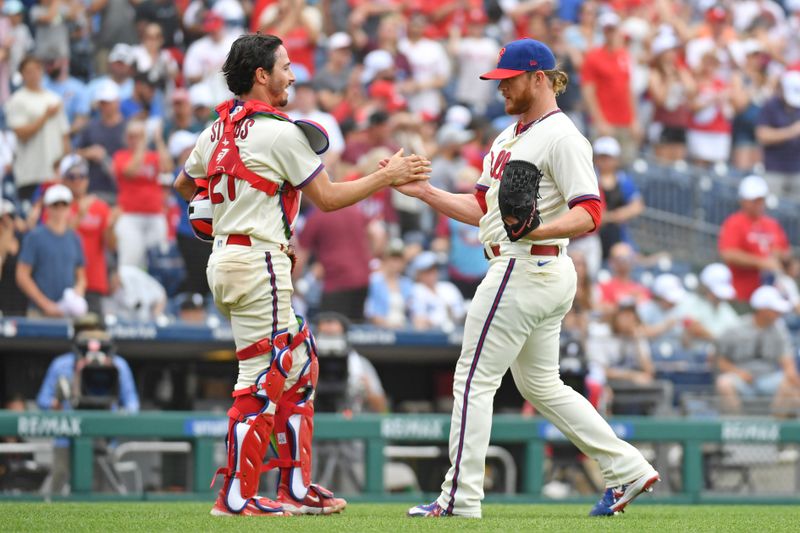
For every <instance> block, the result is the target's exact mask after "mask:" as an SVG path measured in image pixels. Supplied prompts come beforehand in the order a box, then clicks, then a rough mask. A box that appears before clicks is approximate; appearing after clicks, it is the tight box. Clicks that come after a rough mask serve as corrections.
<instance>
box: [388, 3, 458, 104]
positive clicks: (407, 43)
mask: <svg viewBox="0 0 800 533" xmlns="http://www.w3.org/2000/svg"><path fill="white" fill-rule="evenodd" d="M427 24H428V20H427V18H426V17H425V15H424V14H422V13H419V12H417V13H414V14H412V15H411V17H410V18H409V20H408V33H407V37H406V38H405V39H403V40H402V41H400V44H399V49H400V52H402V53H403V55H405V56H406V57H407V58H408V61H409V62H410V63H411V72H412V77H411V79H410V80H408V81H406V82H405V83H404V85H403V87H404V91H405V92H406V94H407V95H408V107H409V109H410V110H411V111H412V112H414V113H423V114H427V115H430V116H432V117H438V116H439V114H440V113H441V112H442V92H441V89H442V88H444V86H445V85H446V84H447V81H448V79H449V77H450V59H449V58H448V57H447V52H446V51H445V48H444V46H442V45H441V44H440V43H438V42H436V41H432V40H431V39H428V38H426V37H424V36H423V33H424V31H425V26H427Z"/></svg>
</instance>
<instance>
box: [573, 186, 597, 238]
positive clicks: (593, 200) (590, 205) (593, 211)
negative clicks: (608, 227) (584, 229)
mask: <svg viewBox="0 0 800 533" xmlns="http://www.w3.org/2000/svg"><path fill="white" fill-rule="evenodd" d="M576 205H577V206H579V207H582V208H583V209H585V210H586V212H587V213H589V216H590V217H592V222H594V228H592V231H594V230H596V229H597V228H599V227H600V220H601V219H602V214H601V213H602V211H603V209H602V204H601V203H600V198H598V197H596V196H591V195H587V196H580V197H578V198H575V200H573V201H571V202H570V209H572V208H573V207H574V206H576ZM588 233H591V232H588Z"/></svg>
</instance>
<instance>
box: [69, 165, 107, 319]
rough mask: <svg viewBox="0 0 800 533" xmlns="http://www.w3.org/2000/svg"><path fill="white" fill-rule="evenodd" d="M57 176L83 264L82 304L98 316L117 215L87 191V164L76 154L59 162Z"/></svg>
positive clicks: (105, 284)
mask: <svg viewBox="0 0 800 533" xmlns="http://www.w3.org/2000/svg"><path fill="white" fill-rule="evenodd" d="M58 173H59V175H60V176H61V179H62V180H63V182H64V185H66V186H67V188H68V189H69V190H70V191H71V192H72V198H73V200H72V205H71V207H70V218H69V225H70V227H71V228H72V229H73V230H75V231H76V232H77V233H78V237H79V238H80V241H81V247H82V248H83V256H84V259H85V262H86V294H85V296H84V297H85V298H86V302H87V303H88V304H89V311H91V312H93V313H102V299H103V297H104V296H108V265H107V264H106V250H113V249H114V248H115V247H116V239H115V237H114V223H115V222H116V217H117V215H118V213H117V212H116V211H112V210H111V208H109V207H108V204H107V203H105V202H104V201H103V200H101V199H100V198H98V197H97V196H95V195H94V194H87V193H88V190H89V165H88V164H87V162H86V160H85V159H83V158H82V157H81V156H79V155H74V154H70V155H68V156H67V157H65V158H64V159H62V160H61V165H59V169H58Z"/></svg>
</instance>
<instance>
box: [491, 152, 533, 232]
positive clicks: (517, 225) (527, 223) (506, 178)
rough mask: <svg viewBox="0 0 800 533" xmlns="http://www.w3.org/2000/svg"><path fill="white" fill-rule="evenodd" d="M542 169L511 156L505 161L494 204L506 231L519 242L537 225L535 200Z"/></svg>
mask: <svg viewBox="0 0 800 533" xmlns="http://www.w3.org/2000/svg"><path fill="white" fill-rule="evenodd" d="M541 179H542V171H541V170H539V168H538V167H537V166H536V165H534V164H533V163H531V162H529V161H523V160H521V159H514V160H512V161H509V162H508V163H507V164H506V167H505V168H504V169H503V177H502V179H501V181H500V191H499V192H498V195H497V203H498V204H499V206H500V215H501V216H502V218H503V225H504V226H505V228H506V234H508V238H509V239H511V240H512V241H518V240H519V239H521V238H522V237H524V236H525V235H527V234H528V233H530V232H531V231H533V230H535V229H536V228H538V227H539V224H541V223H542V219H541V218H539V211H538V209H537V202H538V199H539V182H540V181H541Z"/></svg>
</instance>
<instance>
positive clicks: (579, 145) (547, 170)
mask: <svg viewBox="0 0 800 533" xmlns="http://www.w3.org/2000/svg"><path fill="white" fill-rule="evenodd" d="M517 128H518V126H517V123H516V122H515V123H514V124H512V125H511V126H509V127H508V128H506V129H505V130H504V131H503V132H502V133H500V135H498V136H497V139H495V141H494V143H493V144H492V149H491V150H490V152H489V153H488V154H486V157H485V158H484V160H483V173H482V174H481V177H480V179H479V180H478V183H477V184H476V188H477V189H478V190H480V191H485V192H486V208H487V211H486V213H485V214H484V215H483V217H482V218H481V220H480V232H479V238H480V240H481V242H482V243H484V244H497V243H501V242H510V241H509V239H508V235H507V234H506V230H505V228H504V227H503V220H502V218H501V216H500V208H499V206H498V203H497V194H498V190H499V188H500V180H501V178H502V176H503V169H504V168H505V166H506V164H507V163H508V162H509V161H511V160H512V159H521V160H524V161H529V162H531V163H533V164H534V165H536V167H537V168H538V169H539V170H541V171H542V174H543V176H542V180H541V182H540V184H539V200H538V209H539V215H540V216H541V218H542V223H547V222H549V221H551V220H553V219H555V218H557V217H558V216H560V215H561V214H562V213H565V212H566V211H568V210H569V209H570V208H571V207H573V206H574V205H575V204H577V203H579V202H581V201H583V200H588V199H592V198H595V199H599V198H600V196H599V194H600V193H599V190H598V185H597V177H596V176H595V173H594V167H593V166H592V146H591V144H589V141H588V140H587V139H586V138H585V137H584V136H583V135H582V134H581V132H580V131H579V130H578V128H576V127H575V125H574V124H573V123H572V121H571V120H570V119H569V117H567V116H566V115H565V114H564V113H562V112H561V111H558V110H556V111H552V112H550V113H548V114H546V115H545V116H544V117H542V118H541V119H539V120H537V121H535V122H534V123H533V124H531V125H529V126H527V127H523V128H522V131H521V132H519V133H517ZM556 145H558V150H555V149H554V147H555V146H556ZM526 240H528V241H530V239H527V238H523V239H521V241H522V242H524V241H526ZM536 243H537V244H556V245H560V246H566V245H567V244H568V243H569V239H550V240H546V241H536Z"/></svg>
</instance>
